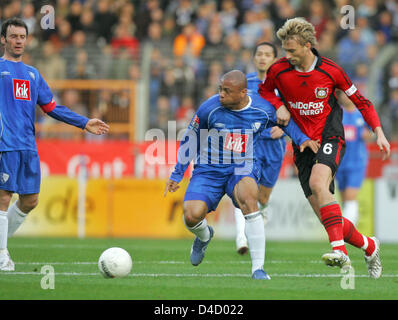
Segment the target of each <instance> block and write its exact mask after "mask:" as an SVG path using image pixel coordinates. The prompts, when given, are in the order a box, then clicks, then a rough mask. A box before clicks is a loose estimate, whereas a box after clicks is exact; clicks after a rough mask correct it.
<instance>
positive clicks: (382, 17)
mask: <svg viewBox="0 0 398 320" xmlns="http://www.w3.org/2000/svg"><path fill="white" fill-rule="evenodd" d="M378 18H379V19H378V25H377V29H378V30H379V31H380V32H382V33H383V34H384V36H385V38H386V42H391V41H392V40H393V24H392V15H391V13H390V12H389V11H388V10H384V11H382V12H380V14H379V17H378Z"/></svg>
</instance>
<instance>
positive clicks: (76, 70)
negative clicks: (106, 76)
mask: <svg viewBox="0 0 398 320" xmlns="http://www.w3.org/2000/svg"><path fill="white" fill-rule="evenodd" d="M70 77H71V78H72V79H96V78H97V71H96V67H95V65H94V64H93V62H92V59H89V57H88V54H87V51H86V50H85V49H79V50H78V51H77V52H76V57H75V62H74V63H73V65H72V70H71V73H70Z"/></svg>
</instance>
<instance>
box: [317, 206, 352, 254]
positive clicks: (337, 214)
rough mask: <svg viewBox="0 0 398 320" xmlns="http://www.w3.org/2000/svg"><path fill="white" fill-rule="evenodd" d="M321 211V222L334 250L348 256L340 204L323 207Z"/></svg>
mask: <svg viewBox="0 0 398 320" xmlns="http://www.w3.org/2000/svg"><path fill="white" fill-rule="evenodd" d="M320 211H321V221H322V224H323V226H324V227H325V229H326V232H327V233H328V236H329V242H330V244H331V246H332V249H333V250H341V251H343V252H344V253H345V254H347V249H346V248H345V244H344V236H343V222H342V221H343V220H342V215H341V210H340V206H339V204H337V203H333V204H329V205H327V206H324V207H322V208H321V210H320Z"/></svg>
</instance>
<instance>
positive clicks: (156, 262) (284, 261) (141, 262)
mask: <svg viewBox="0 0 398 320" xmlns="http://www.w3.org/2000/svg"><path fill="white" fill-rule="evenodd" d="M298 262H300V261H289V260H271V261H267V262H266V264H293V263H298ZM301 262H303V263H305V262H304V261H301ZM97 263H98V262H95V261H72V262H67V261H65V262H62V261H55V262H49V261H48V262H33V261H19V262H15V264H19V265H69V264H71V265H95V264H97ZM149 263H150V264H189V265H190V262H189V261H175V260H174V261H173V260H161V261H153V260H151V261H149V260H147V261H134V260H133V264H149ZM202 263H203V264H216V263H223V264H251V261H249V260H245V261H239V260H232V261H215V260H214V261H203V262H202ZM306 263H311V264H321V263H322V261H315V260H313V261H306Z"/></svg>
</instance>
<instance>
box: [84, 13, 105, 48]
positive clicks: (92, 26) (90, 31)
mask: <svg viewBox="0 0 398 320" xmlns="http://www.w3.org/2000/svg"><path fill="white" fill-rule="evenodd" d="M97 23H101V22H97ZM97 23H96V22H95V21H94V12H93V11H92V10H91V9H90V8H86V9H84V10H83V12H82V14H81V16H80V29H81V30H82V31H83V32H84V33H85V35H86V38H87V43H89V44H93V43H96V41H97V31H96V30H97Z"/></svg>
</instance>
